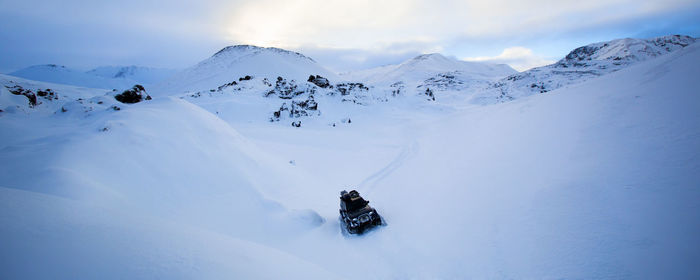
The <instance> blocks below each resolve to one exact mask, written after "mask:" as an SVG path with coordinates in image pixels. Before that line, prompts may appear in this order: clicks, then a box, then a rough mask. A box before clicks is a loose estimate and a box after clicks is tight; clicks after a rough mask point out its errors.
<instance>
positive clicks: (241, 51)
mask: <svg viewBox="0 0 700 280" xmlns="http://www.w3.org/2000/svg"><path fill="white" fill-rule="evenodd" d="M260 53H272V54H282V55H291V56H294V57H298V58H304V59H308V60H311V61H314V60H313V59H311V58H310V57H307V56H305V55H303V54H300V53H298V52H293V51H288V50H285V49H280V48H274V47H267V48H265V47H258V46H254V45H234V46H227V47H224V48H223V49H221V50H220V51H218V52H216V53H215V54H214V55H212V58H215V57H225V56H234V57H239V56H242V55H256V54H260ZM314 62H315V61H314Z"/></svg>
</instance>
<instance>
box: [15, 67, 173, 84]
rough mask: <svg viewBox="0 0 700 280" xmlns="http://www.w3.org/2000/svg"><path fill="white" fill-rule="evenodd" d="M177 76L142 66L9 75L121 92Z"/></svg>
mask: <svg viewBox="0 0 700 280" xmlns="http://www.w3.org/2000/svg"><path fill="white" fill-rule="evenodd" d="M174 72H175V71H174V70H170V69H160V68H148V67H139V66H103V67H98V68H95V69H93V70H90V71H86V72H84V71H80V70H75V69H71V68H68V67H66V66H61V65H55V64H45V65H35V66H30V67H27V68H23V69H20V70H17V71H14V72H12V73H9V74H8V75H11V76H15V77H20V78H25V79H29V80H34V81H43V82H49V83H56V84H65V85H73V86H81V87H89V88H103V89H119V90H121V89H125V88H129V87H132V86H133V85H135V84H142V85H151V84H153V83H156V82H159V81H161V80H163V79H165V78H167V77H168V76H170V75H172V74H173V73H174Z"/></svg>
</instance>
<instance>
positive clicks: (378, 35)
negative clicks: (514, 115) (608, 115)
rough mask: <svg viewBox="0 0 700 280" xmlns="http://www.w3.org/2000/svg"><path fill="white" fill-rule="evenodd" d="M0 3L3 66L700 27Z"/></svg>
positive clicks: (480, 50)
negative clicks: (246, 47) (229, 48)
mask: <svg viewBox="0 0 700 280" xmlns="http://www.w3.org/2000/svg"><path fill="white" fill-rule="evenodd" d="M59 2H60V3H59ZM0 7H2V9H0V37H2V38H4V39H5V40H6V41H8V42H13V43H12V44H0V70H2V71H7V70H11V69H17V68H20V67H26V66H27V65H31V64H41V63H49V62H50V63H59V64H68V65H72V66H81V67H93V66H98V65H104V64H148V65H153V66H165V67H186V66H189V65H191V64H192V63H196V61H199V60H201V59H202V58H204V57H206V56H209V55H211V53H212V52H215V51H216V50H218V49H220V48H222V47H224V46H226V45H231V44H254V45H260V46H265V47H281V48H287V49H291V50H294V51H300V52H303V53H305V54H308V55H311V56H312V57H314V58H319V57H322V59H317V60H318V61H319V62H320V63H322V64H324V65H329V66H331V67H332V68H335V69H338V70H341V69H344V70H349V69H360V68H363V67H372V66H377V65H381V64H385V63H397V62H399V61H400V59H404V58H406V57H408V56H410V55H415V54H420V53H430V52H440V53H443V54H445V55H448V56H455V57H462V58H464V57H472V58H474V57H477V58H483V57H492V58H495V57H497V56H499V53H500V52H501V51H502V50H504V49H507V48H512V47H516V46H522V47H525V48H528V49H530V50H532V53H530V54H529V56H530V57H540V58H541V57H545V58H547V59H549V60H552V59H558V58H560V57H561V56H562V55H564V54H565V53H566V52H567V51H569V50H571V49H572V48H574V47H578V46H580V45H581V44H585V43H591V42H595V41H602V40H611V39H615V38H620V37H623V36H631V37H642V36H652V35H653V36H659V35H666V34H671V33H683V34H688V35H691V36H698V33H700V20H698V19H697V18H700V17H699V16H698V15H699V14H700V2H698V1H697V0H663V1H662V0H636V1H634V0H587V1H580V0H528V1H522V0H487V1H484V0H480V1H476V0H460V1H456V0H431V1H427V0H401V1H399V0H386V1H367V0H358V1H339V0H201V1H196V2H193V1H188V0H170V1H168V2H167V4H164V3H163V1H162V0H121V1H114V0H93V1H87V2H86V1H84V0H62V1H58V2H57V1H55V0H23V1H13V0H0ZM47 19H50V20H47ZM39 41H42V42H46V41H50V42H51V44H36V43H35V42H39ZM497 59H503V57H498V58H497ZM533 61H534V60H533Z"/></svg>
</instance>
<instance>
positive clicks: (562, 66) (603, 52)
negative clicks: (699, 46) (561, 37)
mask: <svg viewBox="0 0 700 280" xmlns="http://www.w3.org/2000/svg"><path fill="white" fill-rule="evenodd" d="M696 40H697V39H696V38H693V37H689V36H681V35H668V36H661V37H656V38H650V39H632V38H625V39H617V40H613V41H609V42H601V43H594V44H590V45H586V46H583V47H579V48H576V49H575V50H573V51H571V52H570V53H569V54H568V55H567V56H566V57H564V58H563V59H561V60H559V61H558V62H557V63H554V64H552V65H547V66H542V67H537V68H534V69H531V70H528V71H525V72H522V73H518V74H514V75H510V76H508V77H505V78H503V79H501V80H500V81H498V82H496V83H494V84H492V85H491V86H490V87H489V88H486V89H484V90H483V91H482V92H481V93H479V94H478V95H477V96H476V97H475V98H474V102H475V103H477V104H491V103H494V102H503V101H508V100H512V99H515V98H519V97H524V96H529V95H533V94H538V93H544V92H548V91H551V90H554V89H557V88H561V87H564V86H567V85H571V84H576V83H580V82H583V81H586V80H589V79H592V78H596V77H599V76H602V75H606V74H608V73H612V72H615V71H618V70H620V69H624V68H626V67H629V66H630V65H633V64H635V63H638V62H640V61H645V60H648V59H652V58H656V57H658V56H662V55H665V54H668V53H672V52H675V51H678V50H680V49H683V48H684V47H687V46H688V45H691V44H693V43H695V41H696Z"/></svg>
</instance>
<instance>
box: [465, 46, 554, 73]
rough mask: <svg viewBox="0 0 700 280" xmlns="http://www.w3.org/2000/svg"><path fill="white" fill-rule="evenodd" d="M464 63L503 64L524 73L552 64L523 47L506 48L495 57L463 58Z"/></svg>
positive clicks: (550, 61) (552, 61) (551, 61)
mask: <svg viewBox="0 0 700 280" xmlns="http://www.w3.org/2000/svg"><path fill="white" fill-rule="evenodd" d="M462 59H463V60H466V61H480V62H491V63H505V64H508V65H510V67H513V68H514V69H515V70H518V71H525V70H528V69H531V68H534V67H538V66H544V65H549V64H552V63H554V62H555V61H554V60H550V59H546V58H544V57H541V56H538V55H535V54H534V53H533V52H532V50H531V49H528V48H524V47H510V48H506V49H504V50H503V52H501V54H499V55H497V56H491V57H489V56H480V57H465V58H462Z"/></svg>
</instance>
